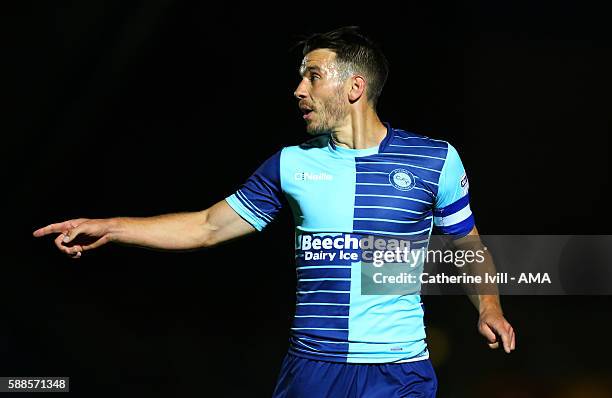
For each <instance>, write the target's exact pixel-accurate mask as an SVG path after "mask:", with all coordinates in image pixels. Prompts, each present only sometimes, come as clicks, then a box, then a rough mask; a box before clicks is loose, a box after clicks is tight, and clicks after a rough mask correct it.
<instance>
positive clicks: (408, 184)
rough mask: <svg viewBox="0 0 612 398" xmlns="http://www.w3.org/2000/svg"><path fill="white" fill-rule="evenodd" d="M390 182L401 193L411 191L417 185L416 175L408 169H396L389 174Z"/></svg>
mask: <svg viewBox="0 0 612 398" xmlns="http://www.w3.org/2000/svg"><path fill="white" fill-rule="evenodd" d="M389 182H390V183H391V185H393V188H395V189H398V190H400V191H410V190H411V189H412V188H414V186H415V184H416V181H415V177H414V174H412V173H411V172H410V171H408V170H406V169H395V170H393V171H392V172H391V173H389Z"/></svg>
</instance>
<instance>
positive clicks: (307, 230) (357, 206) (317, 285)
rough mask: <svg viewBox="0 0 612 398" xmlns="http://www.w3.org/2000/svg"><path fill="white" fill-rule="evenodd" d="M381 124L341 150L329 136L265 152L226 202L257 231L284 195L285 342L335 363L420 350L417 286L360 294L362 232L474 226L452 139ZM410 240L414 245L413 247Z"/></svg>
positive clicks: (456, 231) (416, 233) (423, 354)
mask: <svg viewBox="0 0 612 398" xmlns="http://www.w3.org/2000/svg"><path fill="white" fill-rule="evenodd" d="M386 126H387V134H386V136H385V138H384V139H383V141H382V142H381V143H380V144H379V145H378V146H376V147H372V148H366V149H348V148H344V147H341V146H337V145H335V144H334V142H333V140H331V139H330V136H329V135H320V136H317V137H315V138H313V139H311V140H309V141H307V142H305V143H304V144H302V145H297V146H289V147H285V148H283V149H282V150H280V151H278V152H277V153H275V154H274V155H273V156H271V157H270V158H269V159H267V160H266V161H265V162H264V163H263V164H262V165H261V166H260V167H259V168H258V169H257V170H256V171H255V173H253V174H252V175H251V176H250V177H249V178H248V180H247V181H246V182H245V183H244V184H243V185H242V186H241V187H240V189H238V190H237V191H236V192H235V193H234V194H232V195H231V196H229V197H227V198H226V201H227V203H228V204H229V205H230V206H231V207H232V208H233V209H234V210H235V211H236V212H237V213H238V214H239V215H240V216H241V217H242V218H243V219H245V220H246V221H247V222H249V223H250V224H251V225H253V227H255V228H256V229H257V230H260V231H261V230H262V229H264V228H265V227H266V225H267V224H268V223H270V222H271V221H272V220H274V218H275V217H276V216H277V214H278V212H279V211H280V210H281V208H282V206H283V204H284V203H285V204H286V203H288V205H289V207H290V208H291V211H292V213H293V216H294V220H295V242H296V247H295V250H296V253H295V254H296V264H295V266H296V274H297V292H296V311H295V316H294V319H293V324H292V328H291V333H290V342H289V351H290V352H291V353H293V354H295V355H298V356H302V357H306V358H311V359H318V360H326V361H334V362H349V363H384V362H398V361H412V360H420V359H426V358H428V351H427V345H426V342H425V326H424V323H423V308H422V303H421V297H420V295H419V294H418V292H413V293H411V294H363V292H362V289H361V287H362V280H361V278H362V260H363V259H362V258H361V257H359V258H357V259H356V258H355V257H351V256H349V254H350V253H352V252H359V250H360V248H359V243H358V241H359V239H361V238H363V237H364V236H376V237H382V238H385V237H387V238H391V237H400V238H406V239H412V238H414V239H415V243H417V244H421V246H422V247H427V244H428V240H429V237H430V236H431V234H432V231H433V230H434V229H435V231H436V233H440V234H445V235H453V237H456V238H458V237H462V236H465V235H467V234H468V233H469V232H470V231H471V230H472V228H473V226H474V219H473V215H472V212H471V210H470V205H469V194H468V186H469V184H468V180H467V176H466V173H465V170H464V168H463V165H462V163H461V160H460V157H459V155H458V153H457V151H456V150H455V148H454V147H453V146H451V145H450V144H449V143H448V142H446V141H442V140H435V139H432V138H429V137H426V136H423V135H419V134H415V133H411V132H407V131H403V130H400V129H395V128H392V127H391V126H390V125H388V124H386ZM415 247H416V246H415Z"/></svg>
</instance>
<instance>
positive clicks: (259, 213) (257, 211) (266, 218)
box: [236, 189, 272, 224]
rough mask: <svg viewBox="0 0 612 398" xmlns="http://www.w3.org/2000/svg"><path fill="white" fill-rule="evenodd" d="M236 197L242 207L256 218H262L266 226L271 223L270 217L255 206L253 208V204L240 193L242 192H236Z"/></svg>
mask: <svg viewBox="0 0 612 398" xmlns="http://www.w3.org/2000/svg"><path fill="white" fill-rule="evenodd" d="M236 196H237V197H238V199H240V201H241V202H242V204H243V205H244V206H246V207H247V208H249V209H250V210H251V211H252V212H254V213H255V215H256V216H259V217H260V218H262V219H263V220H264V221H265V222H266V224H267V223H269V222H270V221H272V217H270V216H269V215H267V214H266V213H264V212H263V211H261V210H260V209H259V208H258V207H257V206H255V205H254V204H253V202H251V201H250V200H249V198H247V197H246V195H245V194H243V193H242V190H240V189H239V190H238V191H236Z"/></svg>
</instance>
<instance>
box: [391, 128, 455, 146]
mask: <svg viewBox="0 0 612 398" xmlns="http://www.w3.org/2000/svg"><path fill="white" fill-rule="evenodd" d="M391 141H392V142H391V144H392V145H402V144H404V145H406V146H408V145H410V146H412V147H417V146H425V145H427V146H431V147H440V148H445V149H446V148H448V147H449V146H450V144H449V142H448V141H445V140H441V139H437V138H432V137H430V136H427V135H424V134H419V133H414V132H412V131H407V130H403V129H398V128H393V137H391Z"/></svg>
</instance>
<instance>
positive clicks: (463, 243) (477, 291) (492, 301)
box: [455, 235, 501, 313]
mask: <svg viewBox="0 0 612 398" xmlns="http://www.w3.org/2000/svg"><path fill="white" fill-rule="evenodd" d="M455 246H456V248H457V249H461V250H466V251H470V252H473V253H476V252H479V253H481V255H482V261H472V262H469V263H468V264H466V265H465V271H466V273H467V274H469V275H473V276H479V277H480V279H481V280H482V281H487V278H485V275H489V276H493V275H495V274H496V272H497V270H496V268H495V263H494V262H493V256H491V253H490V252H489V251H488V250H486V248H485V246H484V245H483V244H482V241H481V240H480V237H479V236H478V235H468V236H466V237H465V238H463V239H460V240H458V241H455ZM489 280H490V279H489ZM470 290H471V291H473V293H474V294H468V297H469V298H470V301H471V302H472V304H474V306H475V307H476V310H478V312H480V313H482V312H483V311H486V310H489V309H495V310H499V311H501V303H500V300H499V293H498V289H497V284H496V283H494V282H483V283H480V284H474V285H473V286H470Z"/></svg>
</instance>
